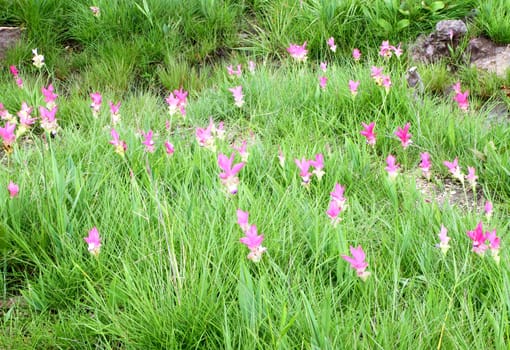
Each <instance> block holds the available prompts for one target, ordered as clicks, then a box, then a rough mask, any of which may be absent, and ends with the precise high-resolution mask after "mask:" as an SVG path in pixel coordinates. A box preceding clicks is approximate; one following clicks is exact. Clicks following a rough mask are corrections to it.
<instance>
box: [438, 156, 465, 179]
mask: <svg viewBox="0 0 510 350" xmlns="http://www.w3.org/2000/svg"><path fill="white" fill-rule="evenodd" d="M443 164H444V165H445V166H446V167H447V168H448V170H449V171H450V173H451V174H452V175H453V177H454V178H456V179H458V180H459V181H460V182H462V183H464V174H462V171H461V170H460V167H459V160H458V159H457V158H455V159H454V160H453V162H449V161H447V160H445V161H444V162H443Z"/></svg>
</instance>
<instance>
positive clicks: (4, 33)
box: [0, 27, 23, 60]
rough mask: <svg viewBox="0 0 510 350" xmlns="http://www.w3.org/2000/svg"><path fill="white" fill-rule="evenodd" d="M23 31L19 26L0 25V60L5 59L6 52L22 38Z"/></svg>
mask: <svg viewBox="0 0 510 350" xmlns="http://www.w3.org/2000/svg"><path fill="white" fill-rule="evenodd" d="M22 31H23V29H22V28H19V27H0V60H1V59H4V58H5V52H6V51H7V50H8V49H9V48H11V47H13V46H15V45H16V43H17V42H18V41H19V40H20V39H21V32H22Z"/></svg>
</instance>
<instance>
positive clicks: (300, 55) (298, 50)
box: [287, 41, 308, 62]
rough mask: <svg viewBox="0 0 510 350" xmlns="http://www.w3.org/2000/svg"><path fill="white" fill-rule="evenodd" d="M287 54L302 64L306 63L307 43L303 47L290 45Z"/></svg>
mask: <svg viewBox="0 0 510 350" xmlns="http://www.w3.org/2000/svg"><path fill="white" fill-rule="evenodd" d="M287 52H288V53H289V54H290V56H291V57H292V58H294V59H295V60H296V61H300V62H304V61H306V55H307V54H308V50H306V41H305V42H304V43H303V45H301V46H299V45H296V44H290V46H289V47H288V48H287Z"/></svg>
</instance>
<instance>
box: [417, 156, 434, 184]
mask: <svg viewBox="0 0 510 350" xmlns="http://www.w3.org/2000/svg"><path fill="white" fill-rule="evenodd" d="M420 158H421V162H420V165H419V166H420V169H421V171H422V174H423V177H425V178H426V179H427V180H430V167H431V166H432V163H431V162H430V154H428V152H424V153H420Z"/></svg>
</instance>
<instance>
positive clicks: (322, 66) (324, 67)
mask: <svg viewBox="0 0 510 350" xmlns="http://www.w3.org/2000/svg"><path fill="white" fill-rule="evenodd" d="M319 67H320V69H321V71H323V72H324V73H326V71H327V70H328V62H321V63H320V66H319Z"/></svg>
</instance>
